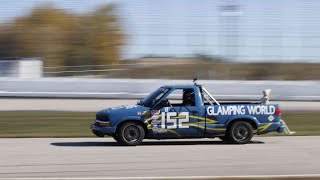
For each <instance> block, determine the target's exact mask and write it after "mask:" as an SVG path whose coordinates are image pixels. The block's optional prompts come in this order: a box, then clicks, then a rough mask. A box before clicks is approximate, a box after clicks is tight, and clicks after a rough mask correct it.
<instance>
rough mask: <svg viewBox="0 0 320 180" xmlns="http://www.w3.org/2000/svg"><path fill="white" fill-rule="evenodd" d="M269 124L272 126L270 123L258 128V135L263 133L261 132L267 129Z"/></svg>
mask: <svg viewBox="0 0 320 180" xmlns="http://www.w3.org/2000/svg"><path fill="white" fill-rule="evenodd" d="M271 124H272V123H269V124H266V125H263V126H260V127H259V128H258V132H259V133H260V132H263V131H265V130H267V129H268V128H269V127H270V126H271Z"/></svg>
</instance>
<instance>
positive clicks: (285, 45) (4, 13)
mask: <svg viewBox="0 0 320 180" xmlns="http://www.w3.org/2000/svg"><path fill="white" fill-rule="evenodd" d="M319 9H320V1H318V0H308V1H304V0H281V1H279V0H216V1H213V0H174V1H171V0H153V1H151V0H130V1H126V0H91V1H87V0H68V1H67V0H1V5H0V97H1V98H0V111H2V112H1V114H0V120H3V121H0V130H1V132H0V136H2V137H17V136H18V137H21V136H23V137H25V136H92V134H91V133H90V131H89V130H88V124H90V122H91V121H92V120H93V119H94V112H97V111H98V110H100V109H103V108H106V107H110V106H114V105H120V104H132V103H135V102H136V101H137V99H139V98H143V97H145V96H146V95H147V94H149V93H150V92H151V91H153V90H154V89H156V88H158V87H159V86H161V85H165V84H192V81H191V80H192V79H193V78H194V77H198V79H199V83H200V84H203V85H205V87H206V88H207V89H208V90H209V91H210V92H211V93H212V94H213V95H214V96H215V97H216V98H217V99H218V100H219V101H221V100H232V101H234V100H241V101H242V100H250V101H259V100H260V98H261V97H262V91H263V90H264V89H268V88H271V89H272V93H271V100H272V101H287V102H276V103H280V104H281V107H282V108H283V111H284V118H285V119H286V121H287V122H288V124H289V125H290V126H293V130H296V131H298V132H299V133H300V134H303V135H307V134H308V135H310V134H311V135H314V134H320V130H319V129H320V122H319V121H315V119H319V118H318V117H319V109H320V83H319V82H320V81H319V78H320V51H319V48H320V23H319V19H320V11H319ZM48 98H50V99H48ZM59 98H63V99H59ZM92 98H94V99H92ZM114 99H116V100H114ZM288 101H289V102H288ZM3 111H9V112H6V113H4V112H3ZM18 111H19V112H18ZM21 111H22V112H21ZM25 111H32V112H25ZM39 111H41V112H39ZM43 111H49V112H46V113H44V112H43ZM52 111H54V112H52ZM58 111H59V113H58ZM60 111H63V112H60ZM66 111H67V112H66ZM70 111H72V112H79V111H81V112H83V113H73V114H69V112H70ZM311 111H312V112H313V113H310V112H311ZM87 112H89V113H87ZM289 112H290V113H289ZM296 112H298V113H300V114H298V115H297V114H295V113H296ZM286 113H288V114H286ZM6 119H15V121H10V123H8V121H5V120H6ZM79 119H82V120H83V121H81V123H83V125H79V124H78V123H79V121H78V120H79ZM299 119H305V120H306V119H308V121H310V123H309V124H308V128H306V124H307V123H305V124H304V125H301V122H300V121H299ZM26 120H27V121H26ZM13 122H15V123H13ZM40 122H41V123H40ZM66 122H68V123H66ZM16 123H18V124H19V123H23V124H24V125H25V126H24V127H25V130H24V131H23V132H21V129H19V128H18V127H17V126H16ZM26 127H28V128H29V129H28V128H26ZM75 127H76V128H75ZM295 128H296V129H295ZM299 128H300V129H299ZM70 131H72V132H70ZM299 133H298V134H299Z"/></svg>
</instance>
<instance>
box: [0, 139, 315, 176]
mask: <svg viewBox="0 0 320 180" xmlns="http://www.w3.org/2000/svg"><path fill="white" fill-rule="evenodd" d="M0 144H1V148H0V179H8V178H19V177H24V178H25V177H31V178H34V177H38V178H40V179H45V178H47V179H48V178H49V177H58V178H63V177H67V178H78V177H81V178H86V177H91V178H92V177H99V178H111V179H112V178H113V177H114V178H115V177H118V178H119V177H159V176H161V177H172V176H174V177H176V176H246V175H311V174H319V173H320V153H319V149H320V137H316V136H308V137H307V136H305V137H303V136H300V137H295V136H291V137H255V138H254V139H253V142H252V143H251V144H246V145H231V144H224V143H222V142H221V141H219V140H218V139H214V140H212V139H200V140H199V139H193V140H161V141H157V140H152V141H150V140H146V141H144V143H143V144H142V145H141V146H136V147H127V146H118V145H117V144H116V143H115V141H114V140H113V139H112V138H41V139H39V138H34V139H28V138H21V139H0Z"/></svg>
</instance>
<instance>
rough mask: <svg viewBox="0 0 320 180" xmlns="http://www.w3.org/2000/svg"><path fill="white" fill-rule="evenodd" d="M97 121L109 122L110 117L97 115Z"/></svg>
mask: <svg viewBox="0 0 320 180" xmlns="http://www.w3.org/2000/svg"><path fill="white" fill-rule="evenodd" d="M96 120H99V121H109V119H108V116H103V115H100V114H97V115H96Z"/></svg>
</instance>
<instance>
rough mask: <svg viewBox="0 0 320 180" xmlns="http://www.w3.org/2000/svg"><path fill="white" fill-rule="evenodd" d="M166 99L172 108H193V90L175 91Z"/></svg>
mask: <svg viewBox="0 0 320 180" xmlns="http://www.w3.org/2000/svg"><path fill="white" fill-rule="evenodd" d="M167 99H168V100H169V102H170V104H171V105H172V106H195V96H194V90H193V89H175V90H174V91H173V92H171V94H170V95H169V96H168V97H167Z"/></svg>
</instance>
